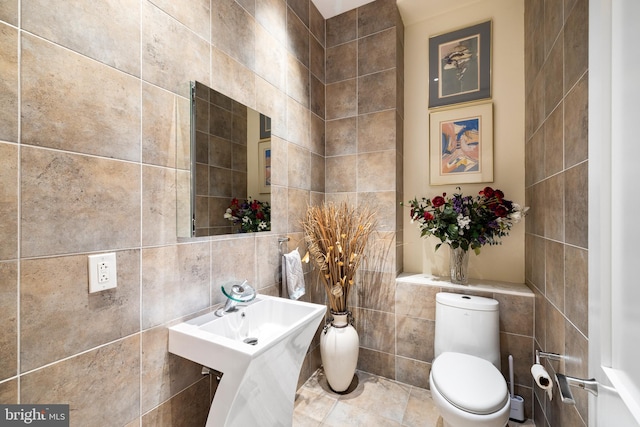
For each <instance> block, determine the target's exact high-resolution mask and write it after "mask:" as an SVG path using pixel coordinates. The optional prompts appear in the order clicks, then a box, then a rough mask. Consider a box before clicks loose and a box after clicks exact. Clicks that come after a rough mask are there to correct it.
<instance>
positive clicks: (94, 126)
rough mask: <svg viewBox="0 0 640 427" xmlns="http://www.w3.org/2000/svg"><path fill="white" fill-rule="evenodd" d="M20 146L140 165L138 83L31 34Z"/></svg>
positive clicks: (25, 51) (25, 45)
mask: <svg viewBox="0 0 640 427" xmlns="http://www.w3.org/2000/svg"><path fill="white" fill-rule="evenodd" d="M21 59H22V67H21V79H22V80H21V88H22V94H21V108H22V110H21V115H22V122H21V123H22V135H21V136H22V143H24V144H30V145H40V146H45V147H51V148H58V149H61V150H68V151H75V152H79V153H86V154H95V155H98V156H105V157H113V158H117V159H124V160H132V161H139V160H140V81H139V80H137V79H135V78H134V77H132V76H130V75H128V74H125V73H122V72H119V71H116V70H114V69H113V68H111V67H108V66H106V65H103V64H100V63H98V62H96V61H92V60H90V59H88V58H86V57H84V56H82V55H78V54H76V53H73V52H71V51H68V50H66V49H63V48H61V47H59V46H56V45H54V44H52V43H49V42H46V41H44V40H41V39H38V38H35V37H34V36H31V35H29V34H27V33H24V34H23V36H22V54H21Z"/></svg>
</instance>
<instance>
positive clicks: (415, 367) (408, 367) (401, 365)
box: [396, 356, 431, 422]
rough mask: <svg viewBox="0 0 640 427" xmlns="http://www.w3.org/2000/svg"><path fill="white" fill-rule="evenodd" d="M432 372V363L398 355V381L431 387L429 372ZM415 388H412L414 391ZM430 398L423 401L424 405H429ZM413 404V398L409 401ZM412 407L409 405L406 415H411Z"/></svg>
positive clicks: (412, 391)
mask: <svg viewBox="0 0 640 427" xmlns="http://www.w3.org/2000/svg"><path fill="white" fill-rule="evenodd" d="M430 373H431V363H427V362H422V361H420V360H414V359H407V358H405V357H400V356H396V381H400V382H401V383H404V384H410V385H412V386H415V387H422V388H429V374H430ZM414 390H417V389H415V388H413V389H411V393H412V394H413V393H414ZM430 402H431V399H430V398H427V399H424V400H422V401H421V404H422V405H429V403H430ZM409 404H411V400H410V401H409ZM410 411H411V409H410V408H409V407H407V410H406V411H405V421H404V422H406V417H410V416H411V412H410Z"/></svg>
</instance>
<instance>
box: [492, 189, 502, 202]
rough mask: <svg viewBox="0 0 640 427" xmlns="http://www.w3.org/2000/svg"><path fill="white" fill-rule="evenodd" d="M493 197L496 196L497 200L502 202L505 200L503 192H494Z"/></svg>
mask: <svg viewBox="0 0 640 427" xmlns="http://www.w3.org/2000/svg"><path fill="white" fill-rule="evenodd" d="M493 195H494V196H496V198H497V199H498V200H500V201H502V199H504V193H503V192H502V191H501V190H496V191H494V192H493Z"/></svg>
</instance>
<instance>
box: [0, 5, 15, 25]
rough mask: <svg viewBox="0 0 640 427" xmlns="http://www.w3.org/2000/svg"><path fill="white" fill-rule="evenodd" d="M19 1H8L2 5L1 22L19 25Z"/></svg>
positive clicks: (0, 10)
mask: <svg viewBox="0 0 640 427" xmlns="http://www.w3.org/2000/svg"><path fill="white" fill-rule="evenodd" d="M18 9H19V8H18V0H7V1H4V2H2V4H0V21H5V22H7V23H9V24H11V25H16V26H17V25H18V12H19V10H18Z"/></svg>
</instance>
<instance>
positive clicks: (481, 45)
mask: <svg viewBox="0 0 640 427" xmlns="http://www.w3.org/2000/svg"><path fill="white" fill-rule="evenodd" d="M488 98H491V21H487V22H483V23H481V24H476V25H473V26H471V27H467V28H463V29H460V30H457V31H452V32H450V33H446V34H440V35H437V36H433V37H430V38H429V108H436V107H443V106H445V105H451V104H458V103H461V102H470V101H476V100H480V99H488Z"/></svg>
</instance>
